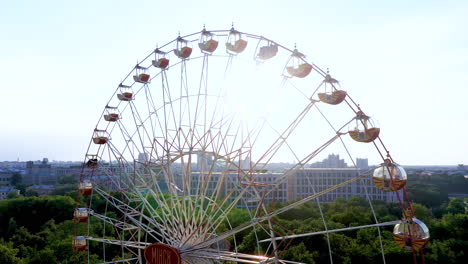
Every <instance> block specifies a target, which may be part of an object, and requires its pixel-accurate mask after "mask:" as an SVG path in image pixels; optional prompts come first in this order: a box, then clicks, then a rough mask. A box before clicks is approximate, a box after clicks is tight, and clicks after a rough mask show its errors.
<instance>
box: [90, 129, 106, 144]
mask: <svg viewBox="0 0 468 264" xmlns="http://www.w3.org/2000/svg"><path fill="white" fill-rule="evenodd" d="M107 141H109V136H108V134H107V132H106V131H105V130H99V129H95V130H94V135H93V142H94V144H98V145H102V144H106V143H107Z"/></svg>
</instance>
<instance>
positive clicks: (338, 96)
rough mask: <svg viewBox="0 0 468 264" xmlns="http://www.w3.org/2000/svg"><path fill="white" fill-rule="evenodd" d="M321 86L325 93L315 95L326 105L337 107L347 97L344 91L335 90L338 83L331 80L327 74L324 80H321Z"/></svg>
mask: <svg viewBox="0 0 468 264" xmlns="http://www.w3.org/2000/svg"><path fill="white" fill-rule="evenodd" d="M322 85H323V86H324V88H325V92H323V93H318V94H317V95H318V97H319V99H320V101H322V102H324V103H326V104H331V105H337V104H339V103H341V102H343V101H344V99H345V98H346V96H347V95H348V94H347V93H346V91H343V90H339V89H337V86H339V82H338V81H337V80H335V79H333V78H332V77H331V76H330V74H328V73H327V75H326V76H325V80H323V82H322Z"/></svg>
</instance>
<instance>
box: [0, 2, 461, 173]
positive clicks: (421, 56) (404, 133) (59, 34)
mask: <svg viewBox="0 0 468 264" xmlns="http://www.w3.org/2000/svg"><path fill="white" fill-rule="evenodd" d="M466 14H468V2H467V1H429V0H426V1H399V0H394V1H375V0H368V1H363V0H362V1H359V0H358V1H313V0H304V1H274V0H270V1H251V0H250V1H244V0H237V1H215V0H212V1H116V0H113V1H110V0H109V1H94V0H93V1H65V0H61V1H58V0H57V1H47V0H45V1H32V0H31V1H22V0H17V1H2V3H1V4H0V80H1V88H0V91H1V94H2V98H3V99H2V100H1V102H0V113H1V118H0V124H1V125H0V160H16V159H17V158H18V157H19V159H20V160H37V159H42V158H43V157H48V158H49V159H50V160H82V159H83V157H84V154H85V153H86V148H87V146H88V143H89V139H90V137H91V135H92V130H93V129H94V127H95V125H96V122H97V120H98V119H99V116H100V114H101V112H102V109H103V106H104V105H105V103H106V102H107V100H108V99H109V97H110V96H111V95H112V94H113V92H114V90H115V87H116V85H117V84H118V83H119V82H120V80H121V79H122V78H124V77H125V76H126V75H127V73H128V72H129V71H130V70H131V69H132V67H133V66H134V65H135V63H136V62H137V60H138V59H142V58H143V57H144V56H146V55H147V54H149V52H150V51H151V50H152V49H154V47H155V46H156V44H158V43H159V44H163V43H166V42H168V41H170V40H172V39H174V38H175V37H176V36H177V34H178V32H180V33H181V35H185V34H189V33H193V32H197V31H200V30H201V29H202V27H203V24H206V27H207V29H229V28H230V26H231V23H232V22H234V24H235V27H236V28H237V29H239V30H241V31H244V32H249V33H253V34H258V35H263V36H265V37H268V38H271V39H273V40H275V41H277V42H279V43H282V44H284V45H287V46H289V47H292V46H294V43H297V45H298V47H300V49H301V51H302V52H303V53H305V54H307V55H308V58H310V59H311V60H312V61H313V62H314V63H315V64H317V65H319V66H321V67H322V68H327V67H328V68H330V69H331V70H332V72H333V74H334V76H335V77H336V78H337V79H339V80H340V81H341V84H342V87H344V88H345V89H346V90H347V91H348V92H349V94H351V95H352V97H353V99H355V100H357V101H358V102H359V103H360V104H361V105H362V106H363V107H364V108H365V109H366V113H368V114H370V115H372V116H374V117H375V118H376V119H377V120H378V121H379V123H380V126H381V128H382V133H381V137H382V139H383V140H384V142H385V143H386V145H387V146H388V147H389V148H390V149H391V152H392V154H393V155H394V158H395V157H396V159H397V161H398V162H400V163H401V164H421V165H423V164H457V163H465V164H468V136H467V135H466V133H467V131H468V107H467V105H468V104H467V101H468V99H467V98H468V34H466V30H467V28H468V17H467V15H466Z"/></svg>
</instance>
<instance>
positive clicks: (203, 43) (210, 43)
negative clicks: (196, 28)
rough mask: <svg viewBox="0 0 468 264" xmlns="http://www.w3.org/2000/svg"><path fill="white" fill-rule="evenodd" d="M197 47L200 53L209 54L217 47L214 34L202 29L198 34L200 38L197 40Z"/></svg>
mask: <svg viewBox="0 0 468 264" xmlns="http://www.w3.org/2000/svg"><path fill="white" fill-rule="evenodd" d="M198 47H199V48H200V50H201V52H202V53H205V54H209V55H211V54H212V53H213V52H214V51H215V50H216V49H217V48H218V40H216V35H214V34H212V33H210V32H208V31H206V30H205V29H203V31H202V33H201V35H200V40H199V41H198Z"/></svg>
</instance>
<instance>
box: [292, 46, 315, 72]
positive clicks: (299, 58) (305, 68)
mask: <svg viewBox="0 0 468 264" xmlns="http://www.w3.org/2000/svg"><path fill="white" fill-rule="evenodd" d="M304 59H305V55H304V54H302V53H300V52H299V51H297V49H294V51H293V53H292V54H291V57H290V58H289V60H288V62H287V63H286V71H287V72H288V74H289V75H290V76H294V77H298V78H304V77H306V76H307V75H309V73H310V72H311V71H312V68H313V67H312V64H309V63H307V62H305V60H304Z"/></svg>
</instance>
